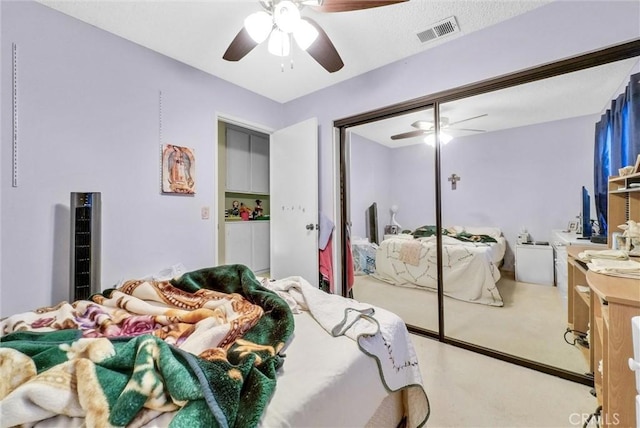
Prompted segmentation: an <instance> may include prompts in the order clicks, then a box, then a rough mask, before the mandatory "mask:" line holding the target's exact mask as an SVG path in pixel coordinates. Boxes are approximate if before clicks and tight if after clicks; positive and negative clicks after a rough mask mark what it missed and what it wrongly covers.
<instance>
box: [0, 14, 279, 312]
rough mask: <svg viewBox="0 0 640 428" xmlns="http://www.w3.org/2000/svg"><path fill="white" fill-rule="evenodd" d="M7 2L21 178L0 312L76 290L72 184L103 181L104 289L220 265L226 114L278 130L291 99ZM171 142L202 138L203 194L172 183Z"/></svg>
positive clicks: (8, 212)
mask: <svg viewBox="0 0 640 428" xmlns="http://www.w3.org/2000/svg"><path fill="white" fill-rule="evenodd" d="M1 8H2V74H1V75H2V82H1V85H2V86H1V87H2V100H1V102H2V113H3V114H2V134H1V135H2V147H1V151H0V154H1V158H2V160H3V164H4V165H3V171H5V172H6V171H9V168H10V166H11V163H7V162H10V157H11V111H12V109H11V43H16V44H17V46H18V53H19V57H18V58H19V59H18V80H19V83H18V91H19V107H18V110H19V164H18V165H19V186H18V187H17V188H13V187H11V176H10V175H9V176H8V175H7V174H4V175H2V177H1V180H0V182H1V192H2V193H1V199H2V223H1V234H2V244H1V246H2V259H1V263H0V265H1V268H2V276H1V289H2V302H1V307H0V316H1V315H2V314H7V313H9V312H16V311H21V310H27V309H31V308H34V307H37V306H44V305H49V304H51V303H52V302H57V301H60V300H63V299H67V298H68V297H67V296H68V285H67V284H68V278H69V272H68V266H69V262H68V260H69V194H70V192H72V191H100V192H102V206H103V209H102V230H103V239H102V282H103V287H104V288H106V287H110V286H113V285H114V284H115V283H116V282H117V281H119V280H120V279H124V278H135V277H140V276H143V275H147V274H151V273H154V272H158V271H159V270H161V269H163V268H165V267H168V266H171V265H173V264H176V263H179V262H180V263H184V265H185V266H186V267H187V268H188V269H198V268H201V267H205V266H211V265H213V264H214V261H215V251H216V246H215V242H216V240H217V231H216V228H215V225H214V222H213V220H212V219H209V220H202V219H201V218H200V209H201V207H204V206H208V207H210V208H211V212H214V210H215V206H216V205H215V203H216V201H215V194H216V192H215V189H216V188H217V183H216V174H215V171H216V169H215V168H214V167H212V166H213V165H214V164H215V162H216V160H217V159H216V150H215V149H216V141H217V131H216V126H217V125H216V114H225V115H228V116H231V117H241V118H244V119H245V120H247V121H249V122H251V123H256V124H262V125H264V126H266V127H269V128H273V129H276V128H279V127H281V123H282V114H283V113H282V106H281V105H280V104H278V103H276V102H273V101H271V100H268V99H266V98H263V97H261V96H258V95H256V94H254V93H252V92H249V91H247V90H244V89H241V88H239V87H238V86H235V85H232V84H230V83H228V82H226V81H223V80H221V79H218V78H215V77H213V76H210V75H208V74H206V73H203V72H201V71H198V70H195V69H194V68H192V67H188V66H186V65H184V64H182V63H180V62H177V61H174V60H171V59H169V58H167V57H165V56H162V55H160V54H157V53H155V52H152V51H150V50H148V49H146V48H143V47H141V46H138V45H136V44H133V43H131V42H128V41H126V40H124V39H122V38H119V37H116V36H114V35H112V34H110V33H107V32H105V31H101V30H98V29H96V28H95V27H92V26H90V25H88V24H85V23H82V22H80V21H78V20H75V19H73V18H70V17H68V16H66V15H64V14H62V13H59V12H57V11H55V10H53V9H50V8H48V7H45V6H42V5H39V4H37V3H34V2H27V1H2V2H1ZM160 91H162V137H161V136H160V105H159V93H160ZM161 142H162V143H173V144H177V145H183V146H188V147H191V148H193V149H194V151H195V154H196V180H197V182H196V194H195V196H192V197H189V196H167V195H161V194H160V145H161Z"/></svg>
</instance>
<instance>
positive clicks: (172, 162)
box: [162, 144, 196, 195]
mask: <svg viewBox="0 0 640 428" xmlns="http://www.w3.org/2000/svg"><path fill="white" fill-rule="evenodd" d="M195 169H196V159H195V155H194V152H193V149H190V148H188V147H181V146H175V145H173V144H163V145H162V193H178V194H188V195H192V194H195V192H196V190H195V189H196V183H195V176H196V175H195Z"/></svg>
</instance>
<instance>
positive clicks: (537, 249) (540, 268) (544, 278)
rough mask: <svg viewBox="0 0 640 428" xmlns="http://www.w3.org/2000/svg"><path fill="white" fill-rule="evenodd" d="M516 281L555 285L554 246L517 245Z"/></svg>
mask: <svg viewBox="0 0 640 428" xmlns="http://www.w3.org/2000/svg"><path fill="white" fill-rule="evenodd" d="M516 281H519V282H530V283H533V284H542V285H553V247H552V246H551V245H548V244H547V245H536V244H518V245H516Z"/></svg>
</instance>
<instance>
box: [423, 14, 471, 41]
mask: <svg viewBox="0 0 640 428" xmlns="http://www.w3.org/2000/svg"><path fill="white" fill-rule="evenodd" d="M459 31H460V27H458V22H457V21H456V17H455V16H451V17H449V18H447V19H444V20H442V21H440V22H436V23H435V24H433V26H431V28H427V29H426V30H424V31H421V32H419V33H418V34H417V36H418V39H420V41H421V42H422V43H426V42H429V41H431V40H434V39H437V38H440V37H444V36H446V35H448V34H453V33H458V32H459Z"/></svg>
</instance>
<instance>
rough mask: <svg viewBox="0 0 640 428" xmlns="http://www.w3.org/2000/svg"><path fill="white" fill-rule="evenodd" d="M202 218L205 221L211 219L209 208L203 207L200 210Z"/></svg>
mask: <svg viewBox="0 0 640 428" xmlns="http://www.w3.org/2000/svg"><path fill="white" fill-rule="evenodd" d="M200 217H202V219H203V220H208V219H209V207H202V209H201V210H200Z"/></svg>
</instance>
